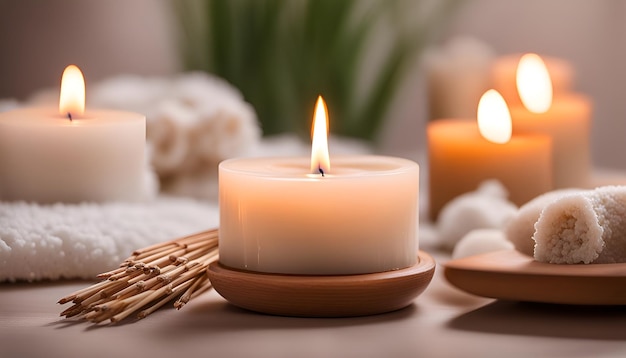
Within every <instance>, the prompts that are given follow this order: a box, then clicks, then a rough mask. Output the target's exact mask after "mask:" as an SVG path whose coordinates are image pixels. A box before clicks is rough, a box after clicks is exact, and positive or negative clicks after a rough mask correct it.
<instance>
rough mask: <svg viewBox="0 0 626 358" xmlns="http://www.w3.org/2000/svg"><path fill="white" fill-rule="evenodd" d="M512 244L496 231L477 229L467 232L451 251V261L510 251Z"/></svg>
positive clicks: (502, 233) (499, 231) (500, 232)
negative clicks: (493, 252)
mask: <svg viewBox="0 0 626 358" xmlns="http://www.w3.org/2000/svg"><path fill="white" fill-rule="evenodd" d="M513 248H514V247H513V244H512V243H511V242H510V241H508V240H507V239H506V236H505V235H504V232H502V230H498V229H478V230H472V231H470V232H468V233H467V234H466V235H465V236H463V238H461V240H460V241H459V242H458V243H457V244H456V246H455V247H454V250H453V251H452V258H453V259H460V258H462V257H469V256H474V255H479V254H484V253H487V252H492V251H499V250H511V249H513Z"/></svg>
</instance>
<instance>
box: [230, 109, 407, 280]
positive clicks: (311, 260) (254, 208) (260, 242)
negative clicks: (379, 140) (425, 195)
mask: <svg viewBox="0 0 626 358" xmlns="http://www.w3.org/2000/svg"><path fill="white" fill-rule="evenodd" d="M315 112H316V115H315V117H316V120H315V122H316V125H315V130H314V132H315V134H314V139H313V142H314V143H320V144H321V145H322V146H323V147H324V146H325V144H326V141H325V139H319V140H318V135H320V134H321V135H323V136H325V135H326V134H327V133H325V132H326V129H325V128H327V127H325V125H326V121H327V117H326V109H325V106H324V104H323V101H322V100H321V97H320V98H319V99H318V103H317V105H316V110H315ZM320 125H321V126H322V127H323V128H322V130H321V133H320V131H319V129H318V126H320ZM313 153H314V155H313V156H312V161H313V162H312V163H311V161H309V159H308V158H241V159H230V160H227V161H224V162H222V163H221V164H220V167H219V191H220V262H221V263H222V264H223V265H225V266H228V267H231V268H236V269H243V270H249V271H256V272H271V273H284V274H307V275H345V274H360V273H373V272H383V271H389V270H394V269H399V268H405V267H409V266H411V265H413V264H415V262H416V259H417V247H418V244H417V237H416V232H417V225H418V223H417V218H418V213H417V207H418V205H417V201H418V186H419V173H418V172H419V168H418V165H417V164H416V163H414V162H412V161H410V160H406V159H401V158H392V157H383V156H349V157H337V158H335V157H333V158H332V168H331V167H330V164H331V161H330V160H329V159H328V158H327V154H328V151H327V149H326V148H322V149H319V148H316V147H314V148H313ZM315 153H321V156H322V157H321V158H320V157H318V156H317V154H315Z"/></svg>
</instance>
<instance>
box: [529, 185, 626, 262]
mask: <svg viewBox="0 0 626 358" xmlns="http://www.w3.org/2000/svg"><path fill="white" fill-rule="evenodd" d="M533 240H535V251H534V257H535V260H537V261H541V262H549V263H556V264H578V263H585V264H588V263H618V262H626V186H606V187H600V188H597V189H595V190H591V191H586V192H581V193H576V194H571V195H566V196H564V197H562V198H560V199H558V200H556V201H554V202H552V203H550V204H548V205H547V206H546V207H545V208H544V210H543V211H542V213H541V216H540V217H539V220H538V221H537V223H536V224H535V234H534V236H533Z"/></svg>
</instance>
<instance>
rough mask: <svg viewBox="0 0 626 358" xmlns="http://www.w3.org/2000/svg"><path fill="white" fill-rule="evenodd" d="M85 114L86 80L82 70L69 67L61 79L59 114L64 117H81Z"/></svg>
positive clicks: (72, 66)
mask: <svg viewBox="0 0 626 358" xmlns="http://www.w3.org/2000/svg"><path fill="white" fill-rule="evenodd" d="M84 112H85V78H84V77H83V73H82V72H81V71H80V69H79V68H78V67H77V66H75V65H69V66H67V67H66V68H65V71H63V76H62V77H61V94H60V95H59V113H60V114H61V115H63V116H68V117H69V118H70V119H72V116H80V115H82V114H83V113H84Z"/></svg>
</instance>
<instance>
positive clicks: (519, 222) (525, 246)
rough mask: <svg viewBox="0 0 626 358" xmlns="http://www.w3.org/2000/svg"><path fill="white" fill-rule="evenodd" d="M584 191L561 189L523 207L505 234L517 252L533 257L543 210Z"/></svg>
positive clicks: (537, 198)
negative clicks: (566, 197) (559, 200)
mask: <svg viewBox="0 0 626 358" xmlns="http://www.w3.org/2000/svg"><path fill="white" fill-rule="evenodd" d="M581 191H582V189H559V190H554V191H550V192H547V193H545V194H542V195H539V196H538V197H536V198H534V199H532V200H531V201H529V202H527V203H526V204H524V205H522V206H521V207H520V208H519V210H518V211H517V213H516V214H515V216H513V218H512V219H511V221H509V222H508V224H507V225H506V228H505V229H504V232H505V234H506V237H507V239H508V240H509V241H511V242H512V243H513V245H515V249H517V251H519V252H521V253H523V254H526V255H528V256H533V254H534V251H535V241H534V240H533V235H534V234H535V223H536V222H537V220H539V216H540V215H541V212H542V211H543V209H544V208H545V207H546V206H547V205H548V204H550V203H552V202H553V201H555V200H558V199H560V198H562V197H564V196H566V195H570V194H575V193H580V192H581Z"/></svg>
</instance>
